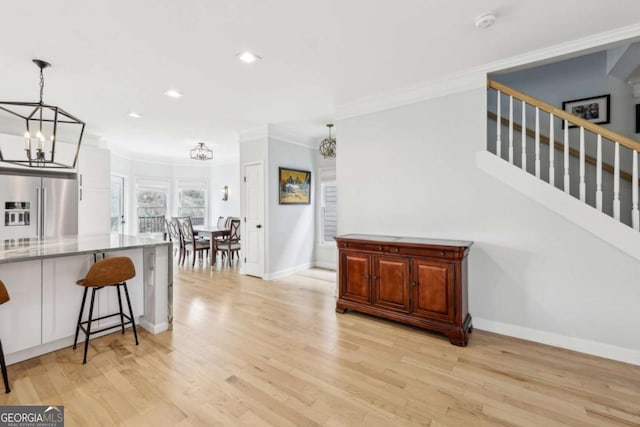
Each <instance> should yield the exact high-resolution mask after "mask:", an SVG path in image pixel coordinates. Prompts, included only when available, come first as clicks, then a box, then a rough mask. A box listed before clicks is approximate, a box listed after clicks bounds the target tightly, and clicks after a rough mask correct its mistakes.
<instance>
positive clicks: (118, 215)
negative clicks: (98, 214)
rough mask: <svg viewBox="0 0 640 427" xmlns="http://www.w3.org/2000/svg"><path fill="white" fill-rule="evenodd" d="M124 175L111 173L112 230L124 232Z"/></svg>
mask: <svg viewBox="0 0 640 427" xmlns="http://www.w3.org/2000/svg"><path fill="white" fill-rule="evenodd" d="M124 224H125V218H124V177H123V176H117V175H111V231H112V232H115V233H120V234H123V233H124Z"/></svg>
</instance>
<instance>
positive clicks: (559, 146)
mask: <svg viewBox="0 0 640 427" xmlns="http://www.w3.org/2000/svg"><path fill="white" fill-rule="evenodd" d="M487 117H489V119H491V120H494V121H495V120H498V115H497V114H496V113H492V112H491V111H489V112H487ZM500 121H501V123H502V125H503V126H505V127H509V119H506V118H504V117H502V119H501V120H500ZM513 130H515V131H516V132H520V133H522V125H520V124H519V123H515V122H514V123H513ZM527 136H529V137H531V138H535V136H536V132H535V131H534V130H533V129H530V128H527ZM540 142H542V143H543V144H547V145H549V144H550V139H549V137H548V136H546V135H544V134H542V133H541V134H540ZM553 146H554V147H555V149H556V150H558V151H563V150H564V144H562V143H561V142H558V141H553ZM569 155H571V156H573V157H575V158H580V151H579V150H576V149H575V148H571V147H569ZM584 161H585V162H586V163H589V164H590V165H593V166H597V164H598V163H597V161H596V159H595V158H594V157H591V156H590V155H588V154H585V156H584ZM602 170H604V171H606V172H609V173H610V174H613V173H615V168H614V167H613V166H612V165H610V164H609V163H606V162H602ZM620 178H622V179H624V180H625V181H629V182H631V181H633V177H632V175H631V174H630V173H629V172H625V171H623V170H621V171H620ZM638 185H640V180H638Z"/></svg>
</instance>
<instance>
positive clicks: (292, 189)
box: [278, 168, 311, 205]
mask: <svg viewBox="0 0 640 427" xmlns="http://www.w3.org/2000/svg"><path fill="white" fill-rule="evenodd" d="M278 183H279V186H280V198H279V203H280V204H281V205H308V204H310V203H311V172H309V171H303V170H298V169H289V168H278Z"/></svg>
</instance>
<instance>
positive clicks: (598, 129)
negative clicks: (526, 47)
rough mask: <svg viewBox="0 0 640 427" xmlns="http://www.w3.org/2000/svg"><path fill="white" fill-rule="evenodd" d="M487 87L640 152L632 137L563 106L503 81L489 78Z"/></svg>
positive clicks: (639, 144) (636, 142)
mask: <svg viewBox="0 0 640 427" xmlns="http://www.w3.org/2000/svg"><path fill="white" fill-rule="evenodd" d="M487 87H488V88H491V89H495V90H499V91H500V92H502V93H505V94H507V95H510V96H513V97H514V98H517V99H519V100H520V101H524V102H526V103H527V104H529V105H533V106H534V107H538V108H540V109H541V110H543V111H546V112H547V113H551V114H553V115H554V116H556V117H559V118H561V119H562V120H567V121H568V122H570V123H572V124H574V125H577V126H581V127H583V128H585V129H586V130H588V131H590V132H593V133H595V134H599V135H602V137H603V138H606V139H608V140H610V141H614V142H617V143H619V144H620V145H622V146H624V147H627V148H629V149H631V150H635V151H638V152H640V142H638V141H634V140H633V139H631V138H627V137H626V136H624V135H620V134H619V133H617V132H614V131H612V130H609V129H607V128H604V127H602V126H599V125H596V124H593V123H591V122H590V121H588V120H585V119H583V118H580V117H578V116H574V115H573V114H571V113H567V112H566V111H564V110H563V109H561V108H558V107H554V106H553V105H551V104H547V103H546V102H544V101H540V100H539V99H537V98H534V97H532V96H529V95H527V94H526V93H522V92H520V91H518V90H515V89H512V88H510V87H509V86H505V85H503V84H502V83H498V82H496V81H495V80H491V79H487Z"/></svg>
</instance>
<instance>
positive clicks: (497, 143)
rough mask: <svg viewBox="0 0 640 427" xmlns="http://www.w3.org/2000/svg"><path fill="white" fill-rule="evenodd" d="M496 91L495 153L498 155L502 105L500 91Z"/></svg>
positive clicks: (500, 141) (500, 142)
mask: <svg viewBox="0 0 640 427" xmlns="http://www.w3.org/2000/svg"><path fill="white" fill-rule="evenodd" d="M496 92H497V94H498V95H497V98H496V99H497V103H498V106H497V114H498V120H497V121H496V154H497V155H498V157H500V154H501V153H500V151H501V150H500V147H501V146H502V105H501V102H500V99H501V97H500V94H501V93H500V91H499V90H498V91H496Z"/></svg>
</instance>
